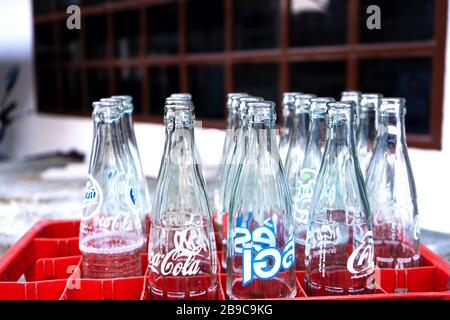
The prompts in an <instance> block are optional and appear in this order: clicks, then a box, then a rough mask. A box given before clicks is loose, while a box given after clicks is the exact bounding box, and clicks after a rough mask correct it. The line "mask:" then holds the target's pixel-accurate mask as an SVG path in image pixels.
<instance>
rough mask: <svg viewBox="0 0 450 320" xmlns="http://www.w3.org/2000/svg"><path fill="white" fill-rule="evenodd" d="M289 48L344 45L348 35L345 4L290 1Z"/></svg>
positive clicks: (340, 0)
mask: <svg viewBox="0 0 450 320" xmlns="http://www.w3.org/2000/svg"><path fill="white" fill-rule="evenodd" d="M289 11H290V17H289V38H290V39H289V43H290V46H293V47H296V46H318V45H333V44H344V43H345V42H346V35H347V32H346V30H347V0H333V1H331V0H322V1H317V0H291V1H290V7H289Z"/></svg>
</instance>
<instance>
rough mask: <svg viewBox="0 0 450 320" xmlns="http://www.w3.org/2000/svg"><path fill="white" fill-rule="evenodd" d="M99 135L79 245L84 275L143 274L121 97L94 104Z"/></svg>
mask: <svg viewBox="0 0 450 320" xmlns="http://www.w3.org/2000/svg"><path fill="white" fill-rule="evenodd" d="M93 106H94V110H93V112H92V117H93V120H94V140H93V144H92V151H91V160H90V166H89V174H88V181H87V183H86V189H85V193H84V202H83V215H82V218H81V223H80V239H79V247H80V251H81V254H82V275H83V277H85V278H116V277H131V276H140V275H141V274H142V270H141V256H140V253H141V251H142V250H143V246H144V234H143V227H142V222H141V217H140V211H139V208H140V205H139V201H140V200H141V199H140V194H139V193H138V192H137V190H138V187H137V184H136V180H137V173H136V167H135V165H134V162H133V161H132V160H131V155H130V153H129V149H128V148H127V147H126V143H125V141H124V135H123V132H122V126H121V122H120V118H121V111H120V108H119V104H118V102H117V101H114V100H113V101H102V102H94V103H93Z"/></svg>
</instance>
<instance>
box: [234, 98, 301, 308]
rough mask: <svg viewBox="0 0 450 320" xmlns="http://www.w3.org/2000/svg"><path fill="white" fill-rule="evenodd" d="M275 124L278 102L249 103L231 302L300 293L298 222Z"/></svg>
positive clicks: (237, 190)
mask: <svg viewBox="0 0 450 320" xmlns="http://www.w3.org/2000/svg"><path fill="white" fill-rule="evenodd" d="M275 120H276V113H275V104H274V103H273V102H270V101H264V102H251V103H248V110H247V121H248V122H247V127H248V131H249V132H248V140H246V142H245V143H246V144H247V146H246V147H245V148H246V149H247V152H246V157H245V160H244V162H243V164H240V165H239V170H238V175H237V179H236V181H235V183H234V187H233V193H232V194H233V196H232V200H231V207H230V212H232V214H230V215H229V216H228V247H227V249H228V257H227V259H228V260H227V294H228V296H229V297H230V298H231V299H263V298H269V299H270V298H290V297H294V296H295V294H296V292H297V288H296V278H295V248H294V228H293V222H294V221H293V217H292V212H291V199H290V195H289V187H288V184H287V180H286V177H285V175H284V172H283V166H282V163H281V159H280V156H279V152H278V148H277V142H276V136H275V132H274V125H275Z"/></svg>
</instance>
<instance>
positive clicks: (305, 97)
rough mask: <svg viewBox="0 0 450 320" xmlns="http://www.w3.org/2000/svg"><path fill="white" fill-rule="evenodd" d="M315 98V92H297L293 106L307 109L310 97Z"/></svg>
mask: <svg viewBox="0 0 450 320" xmlns="http://www.w3.org/2000/svg"><path fill="white" fill-rule="evenodd" d="M314 98H316V95H315V94H310V93H308V94H298V95H296V96H295V102H294V106H295V108H296V109H303V108H305V109H309V106H310V105H311V99H314Z"/></svg>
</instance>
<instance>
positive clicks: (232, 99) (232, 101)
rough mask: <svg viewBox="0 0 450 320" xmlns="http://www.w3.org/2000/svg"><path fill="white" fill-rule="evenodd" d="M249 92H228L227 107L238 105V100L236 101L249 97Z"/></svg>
mask: <svg viewBox="0 0 450 320" xmlns="http://www.w3.org/2000/svg"><path fill="white" fill-rule="evenodd" d="M248 96H249V95H248V94H247V93H229V94H227V109H233V108H237V107H238V105H239V104H238V102H235V100H236V99H239V98H243V97H248Z"/></svg>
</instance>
